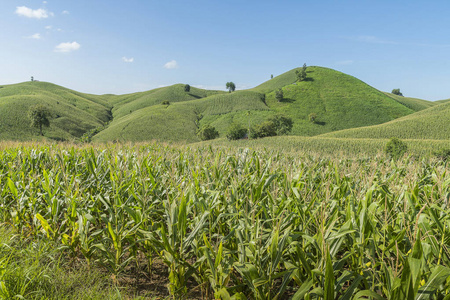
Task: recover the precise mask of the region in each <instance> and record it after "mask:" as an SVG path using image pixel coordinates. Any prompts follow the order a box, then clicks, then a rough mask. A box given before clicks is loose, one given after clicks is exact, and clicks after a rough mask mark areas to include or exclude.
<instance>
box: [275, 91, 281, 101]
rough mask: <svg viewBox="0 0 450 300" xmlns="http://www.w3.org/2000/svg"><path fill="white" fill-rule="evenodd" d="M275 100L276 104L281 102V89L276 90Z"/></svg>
mask: <svg viewBox="0 0 450 300" xmlns="http://www.w3.org/2000/svg"><path fill="white" fill-rule="evenodd" d="M275 98H276V99H277V100H278V102H281V101H282V100H283V90H282V89H278V90H277V91H276V92H275Z"/></svg>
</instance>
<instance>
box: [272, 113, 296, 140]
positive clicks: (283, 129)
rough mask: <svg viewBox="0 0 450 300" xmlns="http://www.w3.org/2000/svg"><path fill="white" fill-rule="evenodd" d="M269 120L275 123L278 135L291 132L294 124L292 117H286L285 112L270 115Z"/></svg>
mask: <svg viewBox="0 0 450 300" xmlns="http://www.w3.org/2000/svg"><path fill="white" fill-rule="evenodd" d="M268 121H270V122H273V123H274V124H275V131H276V135H283V134H288V133H289V132H291V130H292V126H293V124H294V122H293V121H292V119H291V118H289V117H286V116H285V115H283V114H276V115H274V116H273V117H270V118H269V120H268Z"/></svg>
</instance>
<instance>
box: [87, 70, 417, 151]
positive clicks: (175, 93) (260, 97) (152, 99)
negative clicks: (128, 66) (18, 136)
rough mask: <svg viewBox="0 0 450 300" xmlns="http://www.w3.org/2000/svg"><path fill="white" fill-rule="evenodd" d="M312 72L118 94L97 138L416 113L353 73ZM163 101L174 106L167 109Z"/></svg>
mask: <svg viewBox="0 0 450 300" xmlns="http://www.w3.org/2000/svg"><path fill="white" fill-rule="evenodd" d="M307 72H308V73H307V74H308V79H307V80H306V81H303V82H300V83H298V82H295V81H296V75H295V69H294V70H291V71H288V72H286V73H284V74H282V75H280V76H277V77H275V78H273V79H271V80H269V81H267V82H265V83H263V84H261V85H260V86H257V87H255V88H254V89H251V90H246V91H236V92H234V93H220V94H216V95H209V94H208V92H206V91H203V90H199V89H193V90H192V92H191V93H185V92H184V89H183V87H184V86H183V85H181V84H180V85H174V86H170V87H165V88H160V89H156V90H153V91H149V92H145V93H137V94H131V95H123V96H117V97H113V98H111V100H110V101H111V103H113V104H114V108H113V114H114V121H113V122H112V123H111V124H110V126H109V127H108V128H107V129H106V130H104V131H103V132H101V133H99V134H98V135H97V136H96V137H94V140H96V141H108V140H115V139H119V140H124V141H126V140H130V141H144V140H152V139H156V140H165V141H188V142H195V141H198V139H197V137H196V136H195V132H196V130H197V129H198V126H203V125H206V124H210V125H212V126H214V127H216V129H217V130H218V131H219V133H220V136H224V135H225V133H226V131H227V128H228V126H229V125H230V124H231V122H238V123H241V124H242V125H244V126H245V127H248V126H249V125H250V126H252V125H255V124H259V123H261V122H263V121H264V120H266V119H267V118H269V117H270V116H272V115H274V114H276V113H283V114H285V115H287V116H289V117H291V118H292V119H293V121H294V127H293V130H292V133H291V134H292V135H298V136H315V135H319V134H322V133H326V132H331V131H337V130H342V129H347V128H354V127H361V126H368V125H374V124H381V123H384V122H388V121H391V120H393V119H396V118H398V117H401V116H405V115H408V114H411V113H413V112H414V110H413V109H410V108H408V107H406V106H405V105H403V104H401V103H399V102H398V101H397V100H395V99H393V98H391V97H389V96H387V95H385V94H383V93H382V92H379V91H378V90H376V89H374V88H372V87H370V86H368V85H367V84H365V83H363V82H361V81H360V80H358V79H356V78H354V77H352V76H349V75H346V74H343V73H341V72H338V71H334V70H331V69H327V68H321V67H309V68H308V71H307ZM278 88H282V89H283V92H284V101H283V102H278V101H277V100H276V99H275V90H277V89H278ZM194 96H195V97H194ZM119 98H120V99H121V100H119ZM195 98H198V99H195ZM163 100H168V101H170V103H171V105H170V106H169V107H168V108H165V107H164V109H163V108H162V107H161V105H160V103H161V102H162V101H163ZM310 113H315V114H317V115H318V120H317V122H316V123H311V122H310V121H309V118H308V116H309V114H310ZM198 119H200V121H199V122H198ZM179 130H181V131H182V132H179Z"/></svg>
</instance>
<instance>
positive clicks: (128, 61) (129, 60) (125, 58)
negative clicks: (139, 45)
mask: <svg viewBox="0 0 450 300" xmlns="http://www.w3.org/2000/svg"><path fill="white" fill-rule="evenodd" d="M122 60H123V61H124V62H126V63H132V62H133V61H134V57H130V58H127V57H125V56H124V57H122Z"/></svg>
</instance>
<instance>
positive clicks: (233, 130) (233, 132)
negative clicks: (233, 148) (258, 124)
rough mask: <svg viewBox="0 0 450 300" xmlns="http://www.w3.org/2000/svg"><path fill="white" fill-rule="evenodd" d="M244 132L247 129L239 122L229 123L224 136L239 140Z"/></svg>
mask: <svg viewBox="0 0 450 300" xmlns="http://www.w3.org/2000/svg"><path fill="white" fill-rule="evenodd" d="M246 133H247V129H245V128H244V127H243V126H242V125H241V124H238V123H231V125H230V127H228V130H227V134H226V136H227V139H228V140H239V139H242V138H243V137H244V136H245V134H246Z"/></svg>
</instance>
